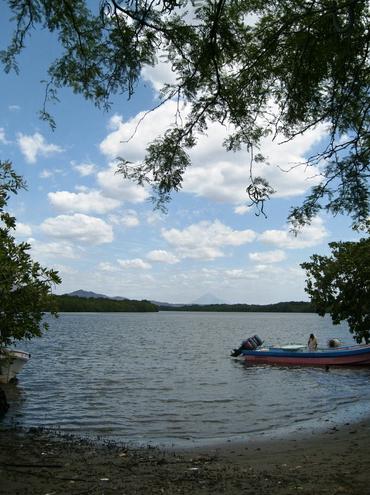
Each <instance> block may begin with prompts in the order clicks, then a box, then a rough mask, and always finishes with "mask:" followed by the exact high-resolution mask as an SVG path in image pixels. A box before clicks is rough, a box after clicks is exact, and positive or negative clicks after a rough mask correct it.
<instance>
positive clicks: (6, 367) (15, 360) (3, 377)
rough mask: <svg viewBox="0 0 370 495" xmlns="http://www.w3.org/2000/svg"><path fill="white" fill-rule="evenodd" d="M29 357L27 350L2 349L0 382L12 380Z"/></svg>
mask: <svg viewBox="0 0 370 495" xmlns="http://www.w3.org/2000/svg"><path fill="white" fill-rule="evenodd" d="M30 357H31V355H30V354H29V353H28V352H23V351H12V350H7V349H6V350H4V351H3V352H2V354H1V355H0V383H9V382H10V381H11V380H14V379H15V378H16V376H17V374H18V373H19V372H20V371H21V370H22V368H23V366H24V365H25V364H26V363H27V362H28V360H29V359H30Z"/></svg>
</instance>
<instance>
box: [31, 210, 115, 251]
mask: <svg viewBox="0 0 370 495" xmlns="http://www.w3.org/2000/svg"><path fill="white" fill-rule="evenodd" d="M41 229H42V230H43V231H44V232H45V233H46V234H48V235H50V236H51V237H56V238H58V239H68V240H74V241H80V242H85V243H88V244H105V243H109V242H112V241H113V230H112V227H111V225H108V224H107V223H106V222H104V221H103V220H101V219H100V218H96V217H91V216H87V215H83V214H81V213H76V214H74V215H59V216H57V217H54V218H47V219H46V220H45V221H44V222H43V223H42V224H41Z"/></svg>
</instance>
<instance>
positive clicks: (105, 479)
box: [100, 478, 109, 481]
mask: <svg viewBox="0 0 370 495" xmlns="http://www.w3.org/2000/svg"><path fill="white" fill-rule="evenodd" d="M100 481H109V478H100Z"/></svg>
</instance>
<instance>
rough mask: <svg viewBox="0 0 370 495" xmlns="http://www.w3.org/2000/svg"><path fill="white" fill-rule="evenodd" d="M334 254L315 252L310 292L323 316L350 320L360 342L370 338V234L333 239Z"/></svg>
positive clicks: (308, 267) (307, 267) (309, 272)
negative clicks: (347, 239) (352, 239)
mask: <svg viewBox="0 0 370 495" xmlns="http://www.w3.org/2000/svg"><path fill="white" fill-rule="evenodd" d="M329 246H330V248H331V250H332V253H331V256H319V255H317V254H314V255H313V256H311V262H306V263H302V265H301V266H302V268H304V269H305V270H306V271H307V280H306V283H307V285H306V292H307V293H308V294H309V295H310V297H311V302H312V304H313V306H314V308H315V310H316V311H317V313H318V314H319V315H321V316H324V315H325V314H326V313H329V314H330V315H331V318H332V321H333V323H334V324H339V323H340V322H341V321H347V323H348V325H349V330H350V332H351V333H352V334H353V335H354V338H355V339H356V341H357V342H358V343H360V342H361V341H362V340H365V342H366V343H368V342H369V341H370V238H367V239H361V240H360V241H359V242H332V243H330V244H329Z"/></svg>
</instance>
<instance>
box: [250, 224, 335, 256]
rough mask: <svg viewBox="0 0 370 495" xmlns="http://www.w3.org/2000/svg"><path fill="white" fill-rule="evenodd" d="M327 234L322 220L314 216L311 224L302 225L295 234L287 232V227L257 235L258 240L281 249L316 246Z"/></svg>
mask: <svg viewBox="0 0 370 495" xmlns="http://www.w3.org/2000/svg"><path fill="white" fill-rule="evenodd" d="M327 236H328V232H327V230H326V229H325V227H324V222H323V221H322V219H321V218H319V217H316V218H314V219H313V221H312V223H311V225H307V226H306V227H304V228H303V229H302V230H301V232H299V233H298V234H297V236H295V235H294V234H293V233H291V232H289V229H288V227H287V228H286V229H285V230H266V231H265V232H263V233H262V234H260V235H259V237H258V240H260V241H262V242H264V243H266V244H272V245H274V246H277V247H279V248H282V249H303V248H307V247H312V246H317V245H318V244H320V243H321V242H323V240H324V239H325V238H326V237H327Z"/></svg>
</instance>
